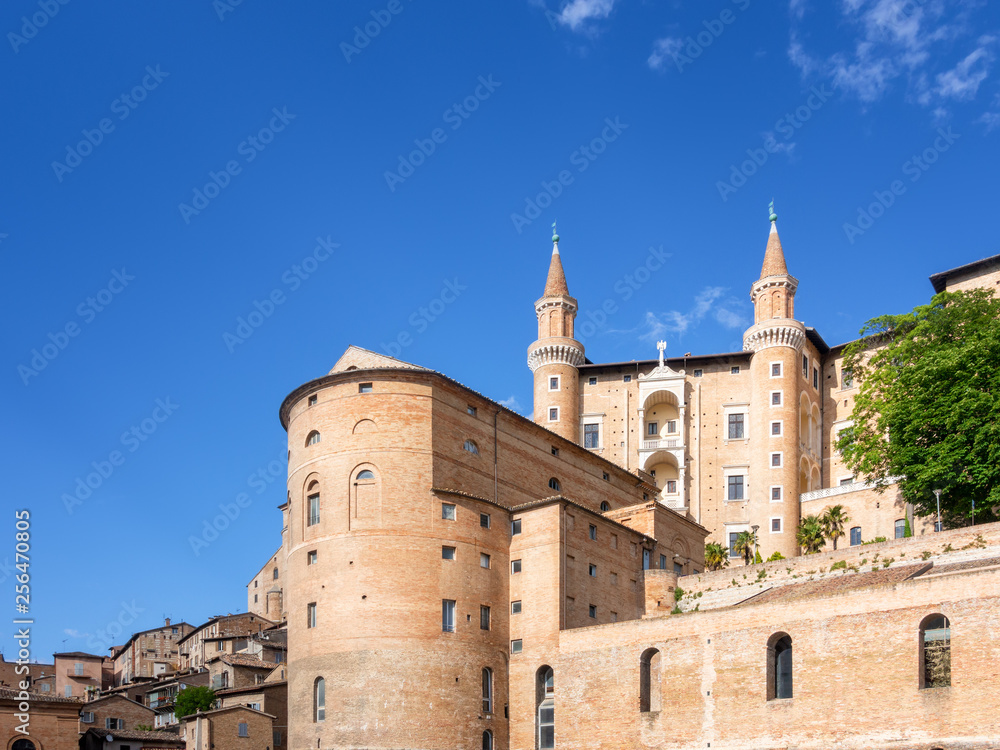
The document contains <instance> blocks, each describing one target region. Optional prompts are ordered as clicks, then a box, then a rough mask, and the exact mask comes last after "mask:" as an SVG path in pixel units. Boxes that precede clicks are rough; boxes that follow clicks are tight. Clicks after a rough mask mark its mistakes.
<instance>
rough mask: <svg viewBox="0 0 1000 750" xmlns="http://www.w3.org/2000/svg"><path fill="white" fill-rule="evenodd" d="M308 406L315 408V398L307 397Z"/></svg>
mask: <svg viewBox="0 0 1000 750" xmlns="http://www.w3.org/2000/svg"><path fill="white" fill-rule="evenodd" d="M309 406H316V396H310V397H309Z"/></svg>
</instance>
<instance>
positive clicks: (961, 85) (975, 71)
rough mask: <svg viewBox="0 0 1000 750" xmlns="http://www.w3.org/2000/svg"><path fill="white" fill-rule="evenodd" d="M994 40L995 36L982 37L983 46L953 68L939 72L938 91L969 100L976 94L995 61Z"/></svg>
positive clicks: (947, 95) (945, 95) (954, 97)
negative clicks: (990, 48)
mask: <svg viewBox="0 0 1000 750" xmlns="http://www.w3.org/2000/svg"><path fill="white" fill-rule="evenodd" d="M993 41H994V38H993V37H983V38H981V39H980V42H981V44H982V46H980V47H978V48H976V49H975V50H973V51H972V52H971V53H969V55H968V56H967V57H966V58H965V59H964V60H962V61H961V62H960V63H958V65H956V66H955V67H954V68H952V69H951V70H948V71H945V72H944V73H939V74H938V76H937V79H936V80H937V93H938V94H939V95H940V96H941V97H942V98H950V99H958V100H959V101H967V100H969V99H972V98H974V97H975V96H976V92H977V91H979V85H980V84H981V83H982V82H983V81H985V80H986V76H988V75H989V72H990V65H991V64H992V63H993V54H992V52H991V51H990V50H989V46H991V45H992V44H993Z"/></svg>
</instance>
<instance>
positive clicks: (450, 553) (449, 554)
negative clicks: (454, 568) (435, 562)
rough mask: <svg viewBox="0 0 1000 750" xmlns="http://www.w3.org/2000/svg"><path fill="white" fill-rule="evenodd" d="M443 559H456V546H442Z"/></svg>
mask: <svg viewBox="0 0 1000 750" xmlns="http://www.w3.org/2000/svg"><path fill="white" fill-rule="evenodd" d="M441 559H442V560H454V559H455V548H454V547H442V548H441Z"/></svg>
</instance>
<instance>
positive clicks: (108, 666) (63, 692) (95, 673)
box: [52, 651, 113, 699]
mask: <svg viewBox="0 0 1000 750" xmlns="http://www.w3.org/2000/svg"><path fill="white" fill-rule="evenodd" d="M52 659H53V661H54V662H55V665H54V667H53V671H54V672H55V677H56V679H55V683H56V694H57V695H59V696H60V697H62V698H84V699H90V698H92V697H94V696H96V695H98V694H99V693H100V691H101V690H106V689H107V688H109V687H111V683H112V679H113V676H112V675H113V672H112V669H113V666H112V661H111V659H109V658H108V657H106V656H98V655H97V654H87V653H84V652H83V651H68V652H64V653H60V654H53V655H52Z"/></svg>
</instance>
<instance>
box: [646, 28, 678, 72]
mask: <svg viewBox="0 0 1000 750" xmlns="http://www.w3.org/2000/svg"><path fill="white" fill-rule="evenodd" d="M683 46H684V42H683V40H681V39H680V38H678V37H672V36H668V37H664V38H663V39H657V40H656V41H655V42H654V43H653V52H652V54H651V55H650V56H649V59H648V60H647V61H646V62H647V63H648V64H649V67H650V68H652V69H653V70H663V69H664V67H665V66H666V63H667V58H673V57H674V56H675V55H677V54H678V53H679V52H680V51H681V48H682V47H683Z"/></svg>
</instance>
